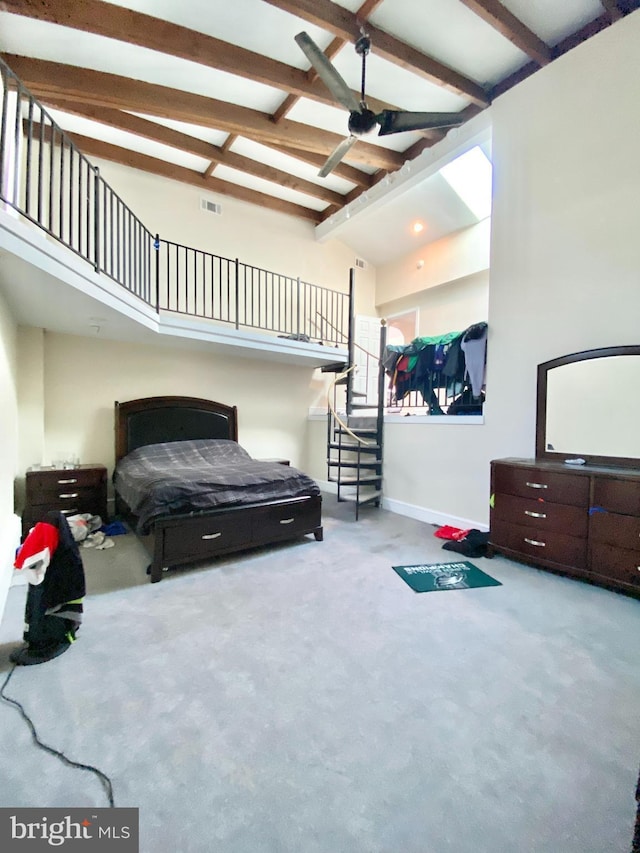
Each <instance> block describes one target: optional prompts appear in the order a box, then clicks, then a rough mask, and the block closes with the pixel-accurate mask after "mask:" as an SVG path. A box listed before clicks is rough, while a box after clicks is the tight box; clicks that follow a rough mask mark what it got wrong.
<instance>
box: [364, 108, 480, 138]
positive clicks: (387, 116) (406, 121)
mask: <svg viewBox="0 0 640 853" xmlns="http://www.w3.org/2000/svg"><path fill="white" fill-rule="evenodd" d="M376 121H377V122H378V124H379V125H380V130H379V131H378V136H387V135H388V134H389V133H402V131H405V130H437V129H438V128H445V127H457V126H458V125H460V124H463V123H464V121H465V118H464V117H463V116H462V115H460V113H410V112H404V111H403V110H382V112H381V113H379V114H378V115H377V116H376Z"/></svg>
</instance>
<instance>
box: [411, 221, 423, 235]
mask: <svg viewBox="0 0 640 853" xmlns="http://www.w3.org/2000/svg"><path fill="white" fill-rule="evenodd" d="M411 230H412V231H413V233H414V234H419V233H420V232H421V231H424V224H423V223H422V222H420V221H418V222H414V223H413V225H412V226H411Z"/></svg>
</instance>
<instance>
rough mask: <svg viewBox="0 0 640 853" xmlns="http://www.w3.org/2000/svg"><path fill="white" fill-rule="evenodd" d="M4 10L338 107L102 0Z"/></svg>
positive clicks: (234, 49)
mask: <svg viewBox="0 0 640 853" xmlns="http://www.w3.org/2000/svg"><path fill="white" fill-rule="evenodd" d="M0 6H1V7H2V9H3V10H4V11H7V12H13V13H14V14H16V15H22V16H23V17H29V18H34V19H36V20H39V21H46V22H48V23H52V24H59V25H61V26H65V27H71V28H72V29H76V30H81V31H82V32H87V33H93V34H95V35H100V36H105V37H107V38H112V39H116V40H118V41H122V42H127V43H129V44H133V45H136V46H138V47H144V48H148V49H149V50H155V51H158V52H160V53H164V54H168V55H170V56H176V57H178V58H180V59H186V60H188V61H190V62H197V63H198V64H200V65H205V66H208V67H209V68H215V69H217V70H219V71H226V72H227V73H229V74H235V75H236V76H238V77H244V78H245V79H248V80H251V81H254V82H257V83H262V84H264V85H265V86H271V87H274V88H276V89H282V90H283V91H284V92H288V93H290V94H291V95H295V96H297V97H304V98H311V99H312V100H314V101H320V102H321V103H324V104H328V105H329V106H335V99H334V98H333V96H332V95H331V94H330V93H329V92H328V91H327V89H326V87H325V86H324V85H323V84H322V83H321V82H320V81H317V80H314V79H310V78H309V76H308V75H307V74H306V72H304V71H302V70H301V69H299V68H295V67H294V66H292V65H287V64H286V63H284V62H278V61H277V60H275V59H271V58H269V57H268V56H263V55H262V54H259V53H254V52H253V51H251V50H246V49H245V48H242V47H238V46H237V45H234V44H229V43H228V42H225V41H221V40H220V39H217V38H214V37H213V36H209V35H205V34H204V33H199V32H197V31H196V30H190V29H187V28H186V27H181V26H179V25H178V24H173V23H171V22H170V21H164V20H161V19H159V18H154V17H152V16H151V15H145V14H143V13H141V12H136V11H134V10H133V9H127V8H125V7H122V6H116V5H114V4H112V3H105V2H102V0H2V3H0ZM354 94H355V95H356V96H358V97H359V94H358V93H357V92H354Z"/></svg>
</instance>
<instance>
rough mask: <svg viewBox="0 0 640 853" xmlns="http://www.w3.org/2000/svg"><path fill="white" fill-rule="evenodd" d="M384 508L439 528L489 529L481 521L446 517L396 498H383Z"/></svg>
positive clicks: (451, 516) (436, 511)
mask: <svg viewBox="0 0 640 853" xmlns="http://www.w3.org/2000/svg"><path fill="white" fill-rule="evenodd" d="M382 508H383V509H388V510H389V512H395V513H397V514H398V515H406V516H407V517H408V518H415V519H416V520H417V521H424V522H426V523H427V524H437V525H438V527H442V526H443V525H444V524H449V525H451V526H452V527H459V528H460V529H461V530H470V529H471V528H474V529H475V530H483V531H486V530H488V529H489V526H488V525H487V524H483V523H481V522H480V521H474V520H473V519H471V518H462V516H458V515H446V514H445V513H443V512H439V511H438V510H435V509H429V507H424V506H417V505H416V504H410V503H406V502H405V501H398V500H395V499H394V498H385V497H383V498H382Z"/></svg>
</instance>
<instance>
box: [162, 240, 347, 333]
mask: <svg viewBox="0 0 640 853" xmlns="http://www.w3.org/2000/svg"><path fill="white" fill-rule="evenodd" d="M157 246H158V259H157V267H156V269H157V276H158V308H159V309H161V310H165V311H171V312H174V313H178V314H187V315H188V316H191V317H199V318H203V319H208V320H217V321H218V322H223V323H230V324H232V325H234V326H235V328H240V327H247V328H253V329H260V330H261V331H267V332H273V333H277V334H280V335H284V336H287V337H289V336H291V337H295V338H298V339H300V340H316V341H323V342H325V343H330V344H346V342H347V333H346V332H343V331H342V330H343V329H346V328H347V327H348V315H349V295H348V294H347V293H341V292H338V291H334V290H329V289H328V288H326V287H319V286H318V285H315V284H310V283H309V282H306V281H302V280H301V279H299V278H293V277H292V276H287V275H283V274H282V273H276V272H271V271H270V270H265V269H262V268H260V267H255V266H252V265H250V264H246V263H244V262H242V261H240V260H239V259H238V258H224V257H221V256H219V255H214V254H211V253H210V252H205V251H203V250H201V249H193V248H191V247H190V246H183V245H181V244H179V243H173V242H171V241H169V240H163V239H160V238H158V240H157Z"/></svg>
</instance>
